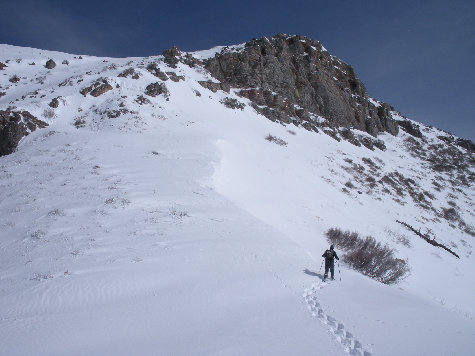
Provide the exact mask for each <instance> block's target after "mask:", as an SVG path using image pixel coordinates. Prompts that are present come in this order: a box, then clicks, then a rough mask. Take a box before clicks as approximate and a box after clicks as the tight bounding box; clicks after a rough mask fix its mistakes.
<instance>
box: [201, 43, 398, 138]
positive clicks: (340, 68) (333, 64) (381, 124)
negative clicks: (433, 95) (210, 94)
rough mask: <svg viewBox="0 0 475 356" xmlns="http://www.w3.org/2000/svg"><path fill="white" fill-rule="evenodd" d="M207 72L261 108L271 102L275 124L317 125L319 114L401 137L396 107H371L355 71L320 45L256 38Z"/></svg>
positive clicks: (332, 122)
mask: <svg viewBox="0 0 475 356" xmlns="http://www.w3.org/2000/svg"><path fill="white" fill-rule="evenodd" d="M205 68H206V69H207V70H208V71H209V72H210V73H211V74H212V75H213V76H214V77H215V78H216V79H218V80H219V81H221V82H222V83H224V84H228V85H230V86H231V87H235V88H241V89H242V90H241V91H240V95H242V96H245V97H247V98H249V99H250V100H251V101H253V102H255V103H256V104H257V105H262V103H263V102H265V104H266V105H267V106H268V107H270V108H272V109H275V110H273V112H268V113H267V114H266V113H264V112H262V113H263V114H264V115H266V116H267V117H269V118H270V119H272V120H275V121H279V122H291V121H293V120H294V119H298V120H299V121H301V123H303V122H307V123H311V124H312V125H314V124H315V123H313V122H312V120H311V118H312V114H314V115H319V116H322V117H324V118H325V119H327V120H328V122H327V123H326V125H327V126H335V127H341V126H343V127H348V128H356V129H359V130H362V131H366V132H368V133H369V134H371V135H373V136H376V135H377V134H378V133H379V132H383V131H386V132H389V133H391V134H393V135H395V134H397V132H398V124H397V123H396V122H395V120H393V119H392V116H391V113H390V111H391V110H392V108H391V107H390V106H389V105H388V104H384V103H383V104H381V105H379V106H376V105H374V104H373V103H372V102H370V101H369V97H368V95H367V93H366V88H365V87H364V85H363V83H362V82H361V81H360V80H359V79H358V77H357V76H356V74H355V72H354V70H353V68H352V67H351V66H349V65H347V64H346V63H344V62H342V61H341V60H339V59H338V58H336V57H334V56H332V55H330V53H328V51H326V50H325V49H324V48H323V47H322V45H321V44H320V43H319V42H318V41H316V40H311V39H309V38H306V37H303V36H288V35H284V34H279V35H276V36H274V37H271V38H269V39H268V38H265V37H264V38H261V39H254V40H251V41H250V42H248V43H246V44H245V47H244V49H243V50H240V51H229V50H227V48H226V47H225V48H224V49H223V50H222V51H221V52H220V53H217V54H216V55H215V56H214V57H213V58H210V59H208V60H207V61H206V64H205ZM250 89H251V90H250ZM266 92H267V94H266ZM269 92H271V93H273V94H272V95H269V94H268V93H269ZM266 98H267V99H269V100H266ZM274 104H275V105H274Z"/></svg>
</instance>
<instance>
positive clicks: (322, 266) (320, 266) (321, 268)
mask: <svg viewBox="0 0 475 356" xmlns="http://www.w3.org/2000/svg"><path fill="white" fill-rule="evenodd" d="M323 261H324V260H322V264H321V265H320V269H319V270H318V273H320V272H321V271H322V267H323Z"/></svg>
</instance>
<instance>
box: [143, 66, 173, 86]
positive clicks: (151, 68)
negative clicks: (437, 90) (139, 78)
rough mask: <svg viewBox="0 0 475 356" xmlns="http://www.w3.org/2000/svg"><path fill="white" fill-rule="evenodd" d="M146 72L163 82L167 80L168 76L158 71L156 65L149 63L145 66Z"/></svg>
mask: <svg viewBox="0 0 475 356" xmlns="http://www.w3.org/2000/svg"><path fill="white" fill-rule="evenodd" d="M147 70H148V71H149V72H150V73H152V74H153V75H154V76H155V77H157V78H159V79H160V80H163V81H164V82H165V81H167V80H168V76H167V75H166V74H165V73H163V72H162V71H161V70H160V68H159V67H158V66H157V64H156V63H150V64H149V65H148V66H147Z"/></svg>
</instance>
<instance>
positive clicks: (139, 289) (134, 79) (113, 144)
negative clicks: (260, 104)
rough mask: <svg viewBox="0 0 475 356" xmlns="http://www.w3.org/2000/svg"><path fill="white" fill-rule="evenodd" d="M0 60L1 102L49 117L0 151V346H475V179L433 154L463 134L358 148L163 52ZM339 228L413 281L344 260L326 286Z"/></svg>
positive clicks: (46, 351) (6, 349)
mask: <svg viewBox="0 0 475 356" xmlns="http://www.w3.org/2000/svg"><path fill="white" fill-rule="evenodd" d="M219 50H220V49H219V48H218V49H216V50H211V51H208V52H201V53H199V54H194V57H195V58H198V59H203V58H205V57H206V56H210V55H213V54H214V52H216V51H219ZM236 50H239V47H238V48H237V49H236ZM50 58H53V59H54V61H55V62H56V64H57V65H56V67H55V68H53V69H47V68H45V67H44V64H45V63H46V61H47V60H48V59H50ZM188 59H189V58H188ZM0 62H2V63H4V64H6V67H5V68H4V69H3V70H1V71H0V85H1V88H0V92H4V93H5V94H4V95H3V96H1V97H0V110H6V109H9V110H10V111H24V110H27V111H29V112H30V113H31V114H33V115H34V116H36V117H37V118H38V119H41V120H43V121H45V122H47V123H49V126H48V127H47V128H44V129H37V130H36V131H34V132H32V133H31V134H29V135H28V136H26V137H25V138H23V139H22V140H21V142H20V144H19V146H18V148H17V150H16V152H14V153H12V154H10V155H6V156H3V157H0V185H1V189H0V227H1V229H0V342H1V345H2V347H1V348H0V354H2V355H30V354H34V355H65V354H67V355H130V354H139V355H156V354H163V355H166V354H190V355H210V354H213V355H265V354H267V355H290V354H291V355H314V354H317V355H319V354H328V355H344V354H347V353H349V354H352V355H364V356H369V355H470V354H473V349H474V346H475V343H474V340H475V320H474V317H475V302H474V300H475V298H474V296H475V284H474V283H473V282H474V281H475V268H474V267H475V263H474V257H473V255H472V250H473V245H474V243H475V242H474V240H473V239H474V236H473V225H474V216H475V214H474V209H473V199H474V198H475V194H474V189H473V175H474V174H475V169H474V166H473V164H472V165H468V166H464V167H462V168H460V170H458V175H457V174H454V172H452V171H444V170H440V171H436V170H433V169H431V166H430V162H429V161H428V158H427V157H428V156H429V158H430V157H431V156H430V152H440V150H439V151H434V150H435V149H437V147H432V146H436V145H441V144H444V143H446V141H450V140H454V138H453V137H452V136H451V135H450V134H447V133H443V132H440V131H438V130H437V129H434V128H429V127H424V126H423V125H421V124H418V125H419V128H420V129H421V132H422V133H423V135H424V140H418V139H417V138H414V136H413V135H411V134H410V133H408V132H406V131H404V130H400V132H399V134H398V135H397V136H391V135H389V134H382V135H380V136H379V137H378V138H379V139H381V140H383V141H384V144H385V146H386V150H384V151H383V150H380V149H375V150H370V149H368V148H366V147H364V146H361V147H357V146H355V145H353V144H351V143H350V142H348V141H346V140H340V141H336V140H335V139H334V138H332V137H331V136H330V135H328V134H325V133H324V132H322V131H320V132H314V131H307V130H305V129H304V128H302V127H296V126H293V125H288V126H284V125H281V124H278V123H275V122H272V121H270V120H268V119H266V118H265V117H264V116H262V115H260V114H258V113H257V112H256V111H255V109H253V108H252V107H251V105H249V104H250V103H249V101H248V100H247V99H244V98H242V97H239V96H237V95H236V94H235V93H234V92H233V90H232V89H231V90H230V92H229V93H227V92H226V91H224V90H216V91H211V90H209V89H206V88H204V87H203V86H202V84H200V82H206V81H211V82H216V81H215V79H214V78H212V77H211V76H210V74H209V73H208V72H207V71H206V70H205V69H204V68H203V67H202V66H201V65H199V64H196V63H194V64H191V65H186V64H184V63H183V61H178V62H177V63H176V67H175V68H173V64H170V63H169V62H167V61H164V57H163V56H156V57H148V58H126V59H115V58H96V57H88V56H82V57H80V56H74V55H69V54H64V53H56V52H47V51H41V50H36V49H29V48H19V47H13V46H8V45H0ZM32 63H35V64H34V65H33V64H32ZM151 64H152V66H150V65H151ZM147 68H148V69H147ZM15 75H16V76H17V77H18V79H19V80H18V81H17V80H13V81H10V79H12V78H13V77H14V76H15ZM96 83H97V84H96ZM155 83H156V84H155ZM106 84H107V85H108V86H105V85H106ZM218 84H219V83H218ZM102 85H104V86H103V87H102V88H103V93H101V94H99V95H97V96H92V95H91V91H93V90H94V89H96V88H100V87H101V86H102ZM151 85H152V86H151ZM208 86H209V85H208ZM89 87H90V90H89V91H88V92H87V91H84V89H85V88H89ZM81 91H82V92H83V94H81ZM55 98H57V99H58V103H59V105H58V107H57V108H53V107H50V105H49V104H50V103H51V102H52V100H53V99H55ZM225 104H226V105H225ZM241 104H244V105H241ZM53 106H54V105H53ZM231 107H235V108H234V109H233V108H231ZM393 115H394V116H397V115H399V114H398V113H396V112H394V113H393ZM360 135H362V136H364V135H367V134H366V133H360ZM368 136H369V135H368ZM441 137H442V138H441ZM266 138H267V139H266ZM414 142H415V143H414ZM444 147H445V146H444ZM450 147H451V149H453V150H457V152H459V154H460V155H464V156H465V158H467V157H469V158H470V157H473V153H471V152H470V151H468V150H466V149H464V148H461V147H458V146H450ZM431 149H432V150H433V151H430V150H431ZM452 153H453V152H452ZM470 155H471V156H470ZM428 162H429V163H428ZM444 162H445V161H444ZM449 163H450V162H449ZM470 173H471V175H470ZM398 174H399V175H398ZM462 175H463V177H462ZM385 177H387V178H385ZM401 177H402V178H401ZM467 177H468V178H467ZM371 178H373V180H372V179H371ZM464 179H465V181H467V179H468V181H467V184H463V181H464ZM470 179H472V180H470ZM385 182H386V183H385ZM404 182H405V183H404ZM434 182H435V183H434ZM371 183H375V184H374V185H373V184H371ZM385 184H386V185H385ZM421 193H422V196H421V195H420V194H421ZM428 205H430V207H429V208H427V206H428ZM424 206H425V207H424ZM444 213H445V214H444ZM396 220H398V221H402V222H405V223H407V224H409V225H411V226H413V227H414V228H415V229H420V231H421V232H422V233H425V234H428V235H429V236H431V237H434V238H436V240H437V241H439V242H441V243H443V244H445V245H447V246H449V247H450V248H452V249H453V250H454V251H456V253H457V254H458V255H459V256H460V258H459V259H458V258H456V257H455V256H453V255H452V254H450V253H447V252H446V251H445V250H443V249H440V248H436V247H434V246H432V245H429V244H428V243H427V242H425V241H424V240H422V239H421V238H420V237H418V236H417V235H415V234H414V233H413V232H411V231H410V230H408V229H407V228H406V227H405V226H403V225H402V224H400V223H398V222H397V221H396ZM333 227H338V228H341V229H343V230H351V231H357V232H358V233H360V234H361V235H362V236H366V235H372V236H373V237H375V238H376V239H377V240H378V241H381V242H383V243H387V244H388V245H389V246H391V247H392V248H394V249H396V250H397V251H396V254H397V256H398V257H399V258H402V259H407V261H408V263H409V265H410V267H411V269H412V270H411V274H410V276H409V277H408V278H407V279H405V280H404V281H402V282H401V283H399V284H398V285H390V286H388V285H384V284H381V283H378V282H376V281H374V280H372V279H370V278H368V277H366V276H363V275H361V274H359V273H358V272H356V271H353V270H351V269H349V268H348V267H347V266H346V265H344V264H340V266H339V267H338V269H339V272H338V275H337V279H336V280H335V281H333V282H331V283H322V282H321V275H322V269H321V262H322V258H321V257H320V256H321V254H322V253H323V251H324V250H325V249H326V248H327V247H328V241H327V240H326V237H325V232H326V231H327V230H328V229H329V228H333Z"/></svg>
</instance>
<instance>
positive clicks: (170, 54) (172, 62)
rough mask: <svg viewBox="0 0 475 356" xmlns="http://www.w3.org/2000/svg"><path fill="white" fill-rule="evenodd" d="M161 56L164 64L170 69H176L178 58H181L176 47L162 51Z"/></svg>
mask: <svg viewBox="0 0 475 356" xmlns="http://www.w3.org/2000/svg"><path fill="white" fill-rule="evenodd" d="M162 55H163V57H165V63H166V64H168V65H169V66H170V67H172V68H176V65H177V64H178V62H179V61H180V59H179V57H181V51H180V50H179V49H178V48H177V47H172V48H169V49H167V50H165V51H163V53H162Z"/></svg>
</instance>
